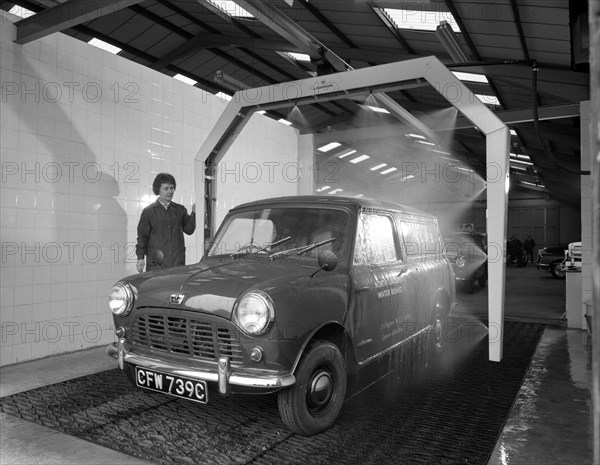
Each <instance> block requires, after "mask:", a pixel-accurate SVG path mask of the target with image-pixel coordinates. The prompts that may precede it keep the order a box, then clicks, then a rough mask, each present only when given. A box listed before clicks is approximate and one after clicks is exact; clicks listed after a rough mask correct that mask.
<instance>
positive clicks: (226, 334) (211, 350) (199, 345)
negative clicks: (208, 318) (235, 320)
mask: <svg viewBox="0 0 600 465" xmlns="http://www.w3.org/2000/svg"><path fill="white" fill-rule="evenodd" d="M132 340H133V343H134V344H139V345H143V346H145V347H148V348H149V349H154V350H160V351H164V352H170V353H172V354H179V355H187V356H190V357H194V358H198V359H201V360H209V361H217V360H218V359H219V357H221V356H227V357H229V359H230V360H231V364H232V365H236V364H237V365H240V364H241V363H242V362H243V357H242V351H241V350H240V346H239V343H238V341H237V340H236V332H235V331H232V330H230V329H229V328H227V327H224V326H221V325H216V324H214V323H209V322H205V321H198V320H195V319H191V318H185V317H179V316H166V315H139V316H138V317H137V318H136V320H135V322H134V323H133V338H132Z"/></svg>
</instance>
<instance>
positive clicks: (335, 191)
mask: <svg viewBox="0 0 600 465" xmlns="http://www.w3.org/2000/svg"><path fill="white" fill-rule="evenodd" d="M343 190H344V189H333V190H332V191H330V192H329V193H330V194H337V193H338V192H342V191H343Z"/></svg>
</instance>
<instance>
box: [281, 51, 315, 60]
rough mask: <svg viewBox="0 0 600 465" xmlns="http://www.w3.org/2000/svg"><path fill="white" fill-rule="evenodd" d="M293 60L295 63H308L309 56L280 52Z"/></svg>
mask: <svg viewBox="0 0 600 465" xmlns="http://www.w3.org/2000/svg"><path fill="white" fill-rule="evenodd" d="M282 53H285V54H286V55H288V56H289V57H291V58H293V59H294V60H296V61H308V62H310V55H308V54H307V53H296V52H282Z"/></svg>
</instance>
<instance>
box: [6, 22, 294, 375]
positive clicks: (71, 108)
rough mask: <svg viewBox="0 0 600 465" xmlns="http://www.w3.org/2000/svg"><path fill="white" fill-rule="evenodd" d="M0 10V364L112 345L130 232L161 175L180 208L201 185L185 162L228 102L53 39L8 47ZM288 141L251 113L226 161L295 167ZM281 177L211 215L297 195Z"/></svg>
mask: <svg viewBox="0 0 600 465" xmlns="http://www.w3.org/2000/svg"><path fill="white" fill-rule="evenodd" d="M2 14H3V17H1V18H0V21H2V24H1V25H2V27H1V28H0V29H1V33H0V34H1V37H0V53H1V55H0V81H1V88H2V100H1V105H0V108H1V110H0V111H1V113H0V130H1V138H0V157H1V165H2V172H1V180H0V181H1V184H0V187H1V202H2V203H1V210H0V212H1V218H0V220H1V229H0V233H1V242H2V257H1V263H0V266H1V268H0V270H1V275H0V285H1V289H0V291H1V292H0V296H1V301H0V305H1V312H0V323H1V330H2V333H1V341H0V344H1V345H0V365H6V364H11V363H17V362H21V361H25V360H29V359H35V358H41V357H45V356H48V355H51V354H55V353H61V352H70V351H74V350H78V349H81V348H86V347H91V346H98V345H104V344H106V343H108V342H111V341H113V330H112V318H111V314H110V311H109V310H108V306H107V291H108V289H109V288H110V287H111V286H112V284H113V283H114V281H115V280H117V279H119V278H121V277H123V276H126V275H129V274H132V273H135V255H134V244H135V240H136V226H137V222H138V219H139V215H140V212H141V210H142V208H143V207H145V206H146V205H147V204H148V203H149V202H151V201H154V199H155V196H154V195H153V194H152V189H151V184H152V180H153V179H154V177H155V176H156V174H157V173H158V172H161V171H167V172H170V173H172V174H173V175H174V176H175V178H176V180H177V191H176V198H175V201H176V202H178V203H182V204H183V205H185V206H186V207H187V208H188V209H189V208H190V206H191V205H192V203H193V202H194V192H195V186H194V182H195V181H196V180H197V179H198V177H199V176H195V175H194V157H195V155H196V153H197V151H198V149H199V148H200V146H201V144H202V142H203V140H204V139H205V137H206V135H207V134H208V132H209V131H210V128H211V127H212V125H214V123H215V122H216V120H217V118H218V117H219V115H220V114H221V112H222V111H223V109H224V108H225V105H226V102H222V101H221V100H220V99H218V98H216V97H214V96H213V95H211V94H207V93H205V92H203V91H201V90H200V89H197V88H194V87H191V86H188V85H187V84H184V83H181V82H179V81H177V80H174V79H172V78H170V77H168V76H165V75H163V74H161V73H158V72H155V71H152V70H150V69H147V68H144V67H142V66H140V65H138V64H136V63H133V62H131V61H128V60H126V59H123V58H121V57H118V56H114V55H112V54H110V53H107V52H104V51H101V50H99V49H96V48H94V47H92V46H89V45H87V44H85V43H83V42H81V41H78V40H75V39H72V38H70V37H68V36H66V35H63V34H53V35H51V36H48V37H46V38H44V39H41V40H38V41H35V42H32V43H30V44H26V45H23V46H20V45H16V44H14V43H13V40H14V38H15V34H16V29H15V27H14V25H13V24H12V23H11V22H10V21H9V20H7V18H6V15H5V14H4V13H2ZM13 19H14V17H13ZM255 133H256V134H260V137H257V136H256V135H254V134H255ZM296 140H297V139H296V135H295V133H294V131H293V130H291V129H290V128H287V127H285V126H283V125H281V124H279V123H277V122H274V121H272V120H270V119H268V118H265V117H262V116H258V115H257V116H254V117H253V118H252V120H251V121H250V122H249V124H248V127H247V128H246V129H245V130H244V131H243V132H242V134H241V135H240V136H239V138H238V140H237V141H236V143H235V144H234V146H233V147H232V150H231V151H230V153H228V154H227V157H226V159H227V160H228V163H236V160H237V161H238V162H239V163H246V164H247V163H250V162H258V163H259V164H261V163H263V162H264V161H272V160H276V161H280V162H282V163H294V162H295V161H296V160H297V152H296V150H297V141H296ZM248 169H249V168H248ZM248 173H250V171H247V174H248ZM278 179H279V181H276V182H275V181H274V182H265V178H263V179H262V180H260V182H247V180H244V179H241V180H240V182H236V183H231V182H226V183H225V184H224V185H223V186H222V187H221V189H220V194H221V195H222V197H221V198H220V201H221V202H222V203H221V205H222V207H223V208H229V207H230V206H233V205H234V204H236V203H239V202H240V201H242V200H244V201H245V200H249V199H251V198H258V197H265V196H269V195H280V194H281V195H293V194H295V193H296V187H295V185H293V184H291V183H287V182H285V181H283V182H282V181H281V176H280V177H279V178H278ZM197 232H198V234H202V230H201V227H200V228H198V229H197ZM186 240H187V257H188V258H187V259H188V262H192V261H195V260H197V259H199V258H200V255H201V254H200V252H199V251H198V250H197V248H196V238H195V237H191V238H187V239H186Z"/></svg>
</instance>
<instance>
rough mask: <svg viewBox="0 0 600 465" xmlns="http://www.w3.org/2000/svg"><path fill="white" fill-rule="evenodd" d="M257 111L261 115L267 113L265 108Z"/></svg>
mask: <svg viewBox="0 0 600 465" xmlns="http://www.w3.org/2000/svg"><path fill="white" fill-rule="evenodd" d="M256 113H258V114H259V115H264V114H265V113H266V111H265V110H258V111H257V112H256Z"/></svg>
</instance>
